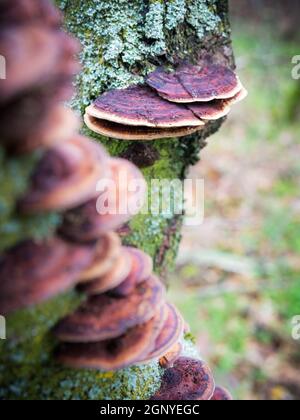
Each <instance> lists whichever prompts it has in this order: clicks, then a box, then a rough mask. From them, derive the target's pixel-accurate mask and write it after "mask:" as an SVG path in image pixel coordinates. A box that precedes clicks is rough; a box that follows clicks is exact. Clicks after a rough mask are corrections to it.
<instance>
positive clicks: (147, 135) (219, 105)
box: [84, 63, 247, 140]
mask: <svg viewBox="0 0 300 420" xmlns="http://www.w3.org/2000/svg"><path fill="white" fill-rule="evenodd" d="M146 84H147V85H134V86H130V87H128V88H126V89H114V90H111V91H108V92H106V93H104V94H103V95H101V96H100V97H99V98H97V99H96V100H95V101H94V102H93V104H92V105H90V106H88V107H87V108H86V114H85V116H84V120H85V123H86V125H87V126H88V127H89V128H90V129H91V130H92V131H94V132H96V133H98V134H101V135H104V136H107V137H111V138H116V139H122V140H155V139H159V138H172V137H183V136H187V135H189V134H193V133H195V132H197V131H199V130H201V129H202V128H203V127H204V126H205V124H206V123H207V122H208V121H212V120H216V119H220V118H222V117H225V116H226V115H227V114H228V113H229V111H230V109H231V106H232V105H233V104H234V103H236V102H238V101H239V100H242V99H243V98H244V97H245V96H246V93H247V92H246V90H245V88H243V86H242V84H241V82H240V80H239V78H238V76H237V75H236V73H235V72H233V71H232V70H231V69H229V68H228V67H225V66H221V65H217V64H208V63H207V64H206V65H205V66H194V65H191V64H185V65H182V66H179V68H178V69H177V70H176V71H175V72H173V73H168V72H166V71H165V70H164V69H163V68H158V69H157V70H155V71H154V72H153V73H151V74H150V75H148V77H147V78H146Z"/></svg>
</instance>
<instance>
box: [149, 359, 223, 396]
mask: <svg viewBox="0 0 300 420" xmlns="http://www.w3.org/2000/svg"><path fill="white" fill-rule="evenodd" d="M214 389H215V384H214V380H213V376H212V374H211V371H210V369H209V368H208V366H207V365H206V364H205V363H204V362H202V361H200V360H196V359H191V358H186V357H180V358H179V359H178V360H177V361H176V362H175V363H174V366H173V367H172V368H169V369H166V371H165V373H164V375H163V378H162V385H161V388H160V390H159V391H158V392H157V393H156V394H155V395H154V396H153V397H152V398H151V399H152V400H183V401H189V400H198V401H200V400H210V399H211V397H212V396H213V393H214Z"/></svg>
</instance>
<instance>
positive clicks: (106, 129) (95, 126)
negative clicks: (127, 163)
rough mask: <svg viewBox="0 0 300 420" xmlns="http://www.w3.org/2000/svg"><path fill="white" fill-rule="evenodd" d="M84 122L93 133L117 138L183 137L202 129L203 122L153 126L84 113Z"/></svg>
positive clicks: (154, 138)
mask: <svg viewBox="0 0 300 420" xmlns="http://www.w3.org/2000/svg"><path fill="white" fill-rule="evenodd" d="M84 122H85V123H86V125H87V127H88V128H89V129H90V130H92V131H93V132H94V133H97V134H101V135H102V136H106V137H110V138H112V139H119V140H157V139H167V138H175V137H184V136H189V135H191V134H194V133H196V132H197V131H200V130H202V129H203V126H204V123H203V122H201V121H200V120H199V124H198V126H197V127H173V128H155V127H143V126H140V127H138V126H134V127H133V126H129V125H124V124H118V123H114V122H112V121H107V120H103V119H102V120H101V119H99V118H96V117H92V116H90V115H87V114H85V116H84Z"/></svg>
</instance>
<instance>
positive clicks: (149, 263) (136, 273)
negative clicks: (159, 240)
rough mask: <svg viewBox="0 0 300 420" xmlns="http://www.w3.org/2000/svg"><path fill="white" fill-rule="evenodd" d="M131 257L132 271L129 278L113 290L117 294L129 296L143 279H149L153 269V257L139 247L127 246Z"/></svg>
mask: <svg viewBox="0 0 300 420" xmlns="http://www.w3.org/2000/svg"><path fill="white" fill-rule="evenodd" d="M127 251H128V254H129V257H130V259H131V271H130V273H129V276H128V277H127V279H126V280H125V281H124V282H123V283H121V284H120V285H119V286H118V287H117V288H115V289H113V290H112V293H113V294H114V295H115V296H128V295H130V294H131V293H132V292H133V291H134V289H135V287H136V286H137V285H138V284H139V283H141V282H142V281H144V280H146V279H148V278H149V277H150V276H151V274H152V271H153V260H152V258H151V257H150V256H149V255H147V254H145V253H144V252H143V251H140V250H139V249H137V248H131V247H128V248H127Z"/></svg>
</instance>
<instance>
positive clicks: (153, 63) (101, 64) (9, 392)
mask: <svg viewBox="0 0 300 420" xmlns="http://www.w3.org/2000/svg"><path fill="white" fill-rule="evenodd" d="M58 3H59V5H60V7H61V8H62V10H63V11H64V13H65V18H66V26H67V29H68V30H69V31H71V32H73V33H74V34H75V35H76V36H77V37H78V38H79V39H80V41H81V42H82V45H83V51H82V55H81V60H82V65H83V69H82V72H81V74H80V76H79V77H78V80H77V86H78V95H77V97H76V98H75V99H74V101H73V106H74V107H75V108H76V109H78V110H79V111H80V112H81V113H83V112H84V109H85V107H86V106H87V105H89V104H90V102H91V101H92V100H93V99H95V98H96V97H97V96H98V95H100V94H101V93H103V92H104V91H106V90H108V89H110V88H116V87H117V88H122V87H127V86H128V85H131V84H134V83H138V82H141V81H142V80H143V77H144V76H145V75H146V74H147V73H149V72H150V71H152V70H154V69H155V67H157V66H158V65H161V64H167V65H169V67H172V66H174V65H176V63H178V62H179V61H180V60H182V59H189V60H190V61H193V62H198V61H199V60H201V58H202V57H204V56H205V55H206V54H207V53H209V54H210V55H211V56H213V57H214V60H215V61H216V62H222V63H227V64H229V65H230V66H231V67H233V65H234V63H233V57H232V49H231V43H230V27H229V21H228V1H227V0H166V1H163V0H156V1H155V0H131V1H128V0H85V1H81V0H60V1H58ZM221 122H222V121H217V122H213V123H210V124H209V125H208V126H207V128H206V129H205V130H204V131H202V132H201V133H200V134H196V135H192V136H189V137H186V138H184V139H168V140H163V139H162V140H158V141H154V142H152V143H149V142H147V143H145V142H122V141H115V140H109V139H107V138H103V137H101V136H97V135H95V134H94V133H92V132H91V131H89V130H88V129H87V128H84V130H83V131H84V133H85V134H87V135H89V136H90V137H93V138H95V139H97V140H100V141H101V142H102V143H104V144H105V146H106V147H107V148H108V150H109V152H110V153H111V154H112V155H117V156H124V157H126V158H127V159H129V160H132V161H133V162H134V163H135V164H137V165H138V166H140V167H142V168H143V173H144V175H145V177H146V179H147V180H148V181H150V180H151V179H158V180H162V179H168V180H170V179H172V180H173V179H180V180H182V179H184V177H185V175H186V172H187V169H188V168H189V166H190V165H191V164H194V163H196V162H197V161H198V159H199V151H200V150H201V148H203V147H204V146H205V139H206V138H207V137H208V136H209V135H211V134H212V133H214V132H215V131H216V130H217V129H218V128H219V127H220V125H221ZM182 222H183V217H182V216H178V215H175V214H171V215H158V216H157V215H151V214H149V215H144V214H142V215H139V216H137V217H136V218H134V219H133V220H132V221H131V222H130V224H129V225H128V226H127V227H126V228H125V229H124V232H125V236H124V240H125V241H126V242H127V243H130V244H132V245H135V246H138V247H140V248H142V249H144V250H145V251H146V252H147V253H149V254H150V255H151V256H152V257H153V259H154V261H155V267H156V271H157V272H158V273H159V274H161V275H163V274H165V273H166V270H167V269H168V270H169V269H170V268H171V267H172V265H173V264H174V260H175V257H176V253H177V249H178V244H179V241H180V231H181V226H182ZM79 300H80V297H78V296H77V295H75V294H74V293H69V294H67V295H65V296H61V297H59V298H56V299H53V300H52V301H51V302H48V303H46V304H43V305H40V306H38V307H37V308H34V309H30V310H24V311H21V312H19V313H17V314H15V315H13V316H12V317H10V318H9V319H8V321H7V327H8V332H9V336H10V337H14V338H15V339H13V340H10V341H7V342H4V343H3V344H2V345H1V346H0V354H1V356H0V357H1V366H0V375H1V376H2V379H0V399H1V398H42V399H47V398H52V399H61V398H63V399H69V398H74V399H104V398H111V399H141V398H142V399H148V398H149V397H150V396H151V395H152V394H153V393H154V392H155V390H156V389H157V388H158V387H159V385H160V378H161V373H162V372H161V370H160V368H159V367H158V364H157V363H151V364H149V365H147V366H140V367H131V368H129V369H125V370H122V371H120V372H117V373H100V372H91V371H85V370H70V369H63V368H62V367H61V366H57V365H55V364H54V362H53V361H52V358H51V352H52V349H53V346H54V343H53V342H52V340H51V338H50V335H49V329H50V328H51V327H52V326H53V325H54V324H55V322H56V321H57V320H58V319H59V318H61V317H62V316H64V315H65V314H66V313H68V312H69V311H70V310H71V308H73V307H75V306H76V305H78V302H79ZM28 325H34V326H35V328H34V329H33V330H30V331H29V330H26V328H28ZM185 352H186V353H187V354H189V355H192V354H195V349H194V348H193V346H191V345H190V342H189V341H187V342H186V349H185Z"/></svg>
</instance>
